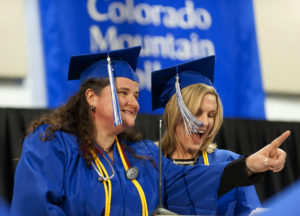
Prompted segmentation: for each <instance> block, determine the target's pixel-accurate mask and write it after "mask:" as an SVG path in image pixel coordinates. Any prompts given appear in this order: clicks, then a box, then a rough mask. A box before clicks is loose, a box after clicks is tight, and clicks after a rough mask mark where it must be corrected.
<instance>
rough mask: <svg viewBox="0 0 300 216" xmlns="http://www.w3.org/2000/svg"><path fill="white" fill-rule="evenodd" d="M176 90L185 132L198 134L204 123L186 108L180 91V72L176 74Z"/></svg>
mask: <svg viewBox="0 0 300 216" xmlns="http://www.w3.org/2000/svg"><path fill="white" fill-rule="evenodd" d="M177 70H178V69H177ZM175 89H176V96H177V104H178V107H179V111H180V113H181V115H182V119H183V124H184V129H185V132H186V133H187V134H189V135H191V134H195V133H198V131H199V127H200V126H202V124H203V123H202V122H201V121H199V120H198V119H197V118H196V117H195V116H194V115H193V114H192V113H191V112H190V111H189V109H188V108H187V107H186V105H185V103H184V101H183V98H182V95H181V91H180V85H179V76H178V72H177V74H176V82H175Z"/></svg>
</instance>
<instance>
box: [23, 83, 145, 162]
mask: <svg viewBox="0 0 300 216" xmlns="http://www.w3.org/2000/svg"><path fill="white" fill-rule="evenodd" d="M108 85H109V79H108V78H102V79H99V78H92V79H89V80H87V81H85V82H84V83H83V84H82V85H81V86H80V89H79V90H78V92H77V93H76V94H75V95H73V96H71V97H70V98H69V100H68V101H67V102H66V104H64V105H62V106H60V107H58V108H57V109H55V110H53V111H52V112H51V113H50V114H47V115H45V116H43V117H41V118H40V119H38V120H36V121H34V122H32V123H31V125H30V126H29V128H28V130H27V131H26V136H27V135H28V134H29V133H31V132H33V131H34V130H35V129H36V128H37V127H39V126H41V125H43V124H48V125H49V126H48V127H47V129H46V130H45V132H44V133H42V134H40V139H41V140H42V141H46V140H51V139H53V138H54V132H55V131H65V132H67V133H71V134H74V135H76V136H77V141H78V143H79V148H80V152H79V153H80V155H81V156H82V157H83V158H84V159H85V160H86V162H87V164H89V165H90V164H91V162H92V160H93V158H92V156H91V154H90V151H91V150H92V151H96V147H95V142H94V140H96V139H95V138H96V129H95V126H94V124H93V122H92V119H91V115H90V106H89V104H88V102H87V100H86V97H85V92H86V90H87V89H89V88H90V89H92V90H93V91H94V92H95V93H96V94H97V95H100V93H101V91H102V90H103V88H104V87H106V86H108ZM142 138H143V136H142V134H141V133H137V132H135V131H133V129H129V130H127V131H125V132H123V133H121V134H119V135H118V139H119V141H120V144H121V145H122V146H123V147H124V148H125V149H126V150H128V151H129V152H130V153H131V154H133V156H135V157H136V158H141V159H144V157H143V156H137V155H134V153H133V151H132V150H131V149H130V148H129V147H128V146H127V145H125V144H124V143H123V142H122V140H125V141H129V142H137V141H140V140H141V139H142Z"/></svg>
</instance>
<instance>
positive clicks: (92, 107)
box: [90, 105, 96, 113]
mask: <svg viewBox="0 0 300 216" xmlns="http://www.w3.org/2000/svg"><path fill="white" fill-rule="evenodd" d="M90 109H91V111H92V112H93V113H94V112H95V111H96V107H94V106H93V105H91V106H90Z"/></svg>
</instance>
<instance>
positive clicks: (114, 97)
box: [107, 55, 122, 126]
mask: <svg viewBox="0 0 300 216" xmlns="http://www.w3.org/2000/svg"><path fill="white" fill-rule="evenodd" d="M107 70H108V76H109V84H110V92H111V99H112V106H113V113H114V125H115V126H117V125H121V124H122V117H121V113H120V107H119V102H118V96H117V90H116V85H115V80H114V76H113V73H112V69H111V64H110V57H109V55H108V56H107Z"/></svg>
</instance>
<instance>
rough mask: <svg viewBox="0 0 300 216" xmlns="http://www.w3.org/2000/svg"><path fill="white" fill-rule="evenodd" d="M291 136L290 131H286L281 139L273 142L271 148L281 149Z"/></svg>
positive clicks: (278, 138)
mask: <svg viewBox="0 0 300 216" xmlns="http://www.w3.org/2000/svg"><path fill="white" fill-rule="evenodd" d="M290 134H291V131H289V130H287V131H285V132H284V133H283V134H281V135H280V136H279V137H277V138H276V139H274V140H273V142H271V144H270V146H271V147H272V148H279V147H280V146H281V144H282V143H283V142H284V141H285V140H286V139H287V138H288V137H289V136H290Z"/></svg>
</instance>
